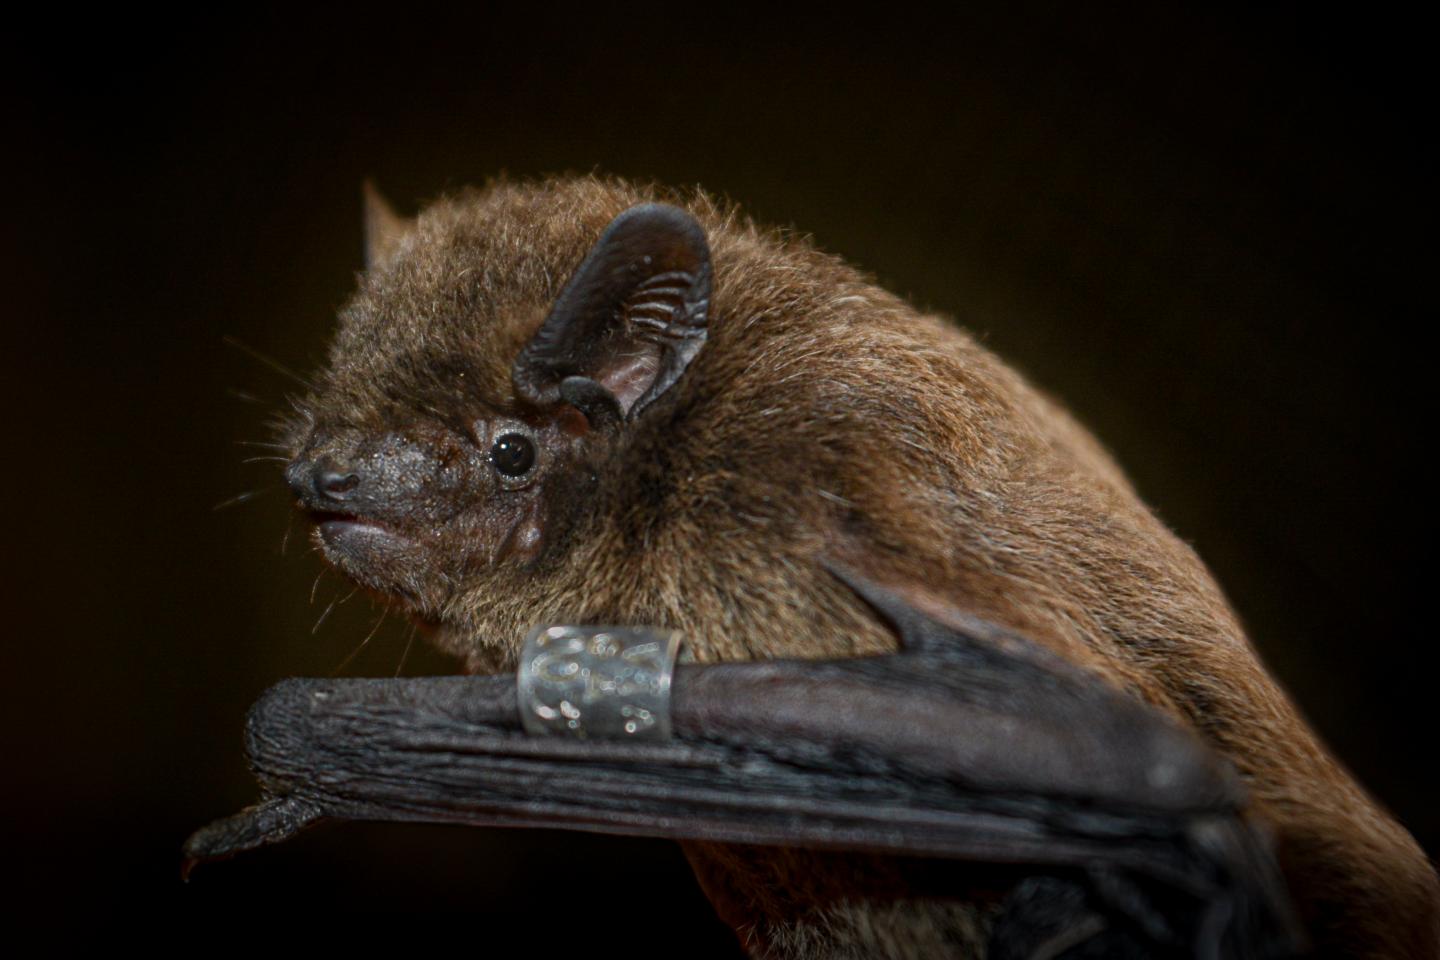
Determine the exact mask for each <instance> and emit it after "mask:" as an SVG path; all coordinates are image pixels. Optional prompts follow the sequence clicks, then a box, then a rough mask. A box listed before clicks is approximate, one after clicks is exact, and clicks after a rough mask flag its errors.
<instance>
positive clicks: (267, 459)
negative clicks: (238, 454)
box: [240, 454, 290, 463]
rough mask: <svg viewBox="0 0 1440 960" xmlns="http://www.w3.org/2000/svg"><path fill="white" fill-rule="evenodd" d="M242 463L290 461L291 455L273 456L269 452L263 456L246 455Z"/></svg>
mask: <svg viewBox="0 0 1440 960" xmlns="http://www.w3.org/2000/svg"><path fill="white" fill-rule="evenodd" d="M240 462H241V463H289V462H290V458H289V457H272V456H269V455H268V454H267V455H266V456H262V457H246V458H245V459H244V460H241V461H240Z"/></svg>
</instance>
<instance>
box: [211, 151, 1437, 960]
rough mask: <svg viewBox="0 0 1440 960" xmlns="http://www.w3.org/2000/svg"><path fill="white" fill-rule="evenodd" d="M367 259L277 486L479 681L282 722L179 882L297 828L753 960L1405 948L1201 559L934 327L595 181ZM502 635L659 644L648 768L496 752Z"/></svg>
mask: <svg viewBox="0 0 1440 960" xmlns="http://www.w3.org/2000/svg"><path fill="white" fill-rule="evenodd" d="M367 235H368V237H369V240H370V242H369V245H368V246H369V250H368V255H367V265H368V270H367V272H366V274H365V275H364V277H363V278H362V281H361V285H360V290H359V292H358V293H357V295H356V297H355V298H354V300H352V302H351V303H350V304H349V305H348V306H347V307H346V308H345V310H344V311H343V313H342V317H341V324H340V329H339V333H338V335H337V337H336V339H335V341H334V344H333V347H332V350H331V354H330V358H329V364H328V366H327V367H326V369H325V370H324V371H322V373H321V374H320V375H319V377H318V378H317V381H316V387H315V390H314V392H313V393H312V394H311V395H310V396H308V397H306V398H305V399H304V400H303V401H301V402H300V403H299V404H298V409H299V413H298V415H297V417H296V418H295V419H294V421H293V422H292V423H291V424H290V426H289V428H288V431H287V434H286V438H285V440H286V443H287V445H288V447H289V449H290V450H291V451H292V452H293V458H292V459H291V461H290V463H289V465H288V467H287V468H286V478H287V481H288V482H289V484H290V486H291V488H292V490H293V491H294V492H295V495H296V499H297V502H298V503H299V505H300V507H301V508H302V509H304V510H305V511H306V512H307V513H308V514H309V515H310V516H311V518H312V519H313V520H314V521H315V525H314V538H315V542H316V544H317V545H318V547H319V548H320V550H321V552H322V553H323V554H324V556H325V558H326V559H327V560H328V561H329V562H330V563H331V564H333V565H334V566H335V567H336V568H338V569H339V570H340V571H341V572H343V573H344V574H346V575H347V576H349V577H350V578H351V579H353V580H355V581H356V582H357V583H358V584H359V585H361V586H363V587H365V588H367V589H368V590H370V591H372V592H373V593H375V594H378V595H380V596H382V597H385V598H387V599H388V600H390V601H391V602H393V603H396V604H398V605H400V606H402V607H403V608H404V609H405V610H406V611H407V612H408V614H409V615H410V616H411V617H412V618H413V619H415V620H416V621H417V622H419V623H421V624H423V625H425V626H427V627H428V628H429V630H430V633H431V635H432V636H433V638H434V640H435V642H436V643H438V644H439V646H440V647H441V648H442V649H445V650H448V651H450V652H452V653H455V654H457V655H459V656H460V657H462V658H463V659H464V661H465V663H466V666H467V670H468V671H469V672H470V673H471V674H472V676H470V677H464V678H433V679H426V680H406V681H328V682H321V681H304V682H302V681H295V682H291V683H289V684H283V685H281V686H280V687H278V688H276V689H275V690H273V691H272V692H271V693H270V694H268V695H267V696H266V697H265V698H264V699H262V701H261V702H260V703H259V704H257V707H256V709H255V711H254V712H253V713H252V716H251V719H250V721H249V724H248V727H247V730H248V749H249V752H250V756H251V762H252V765H253V766H254V767H255V770H256V773H257V775H258V776H259V778H260V780H261V784H262V788H263V790H264V799H263V800H262V802H261V804H260V805H258V806H257V807H255V808H252V809H251V810H250V811H247V812H245V813H243V814H241V815H240V816H238V817H236V818H232V819H230V820H227V821H221V822H220V823H218V824H216V825H215V826H213V827H211V828H207V829H206V830H203V831H201V832H200V833H198V834H197V835H196V836H195V837H193V838H192V840H191V842H190V843H189V844H188V845H187V856H189V857H190V858H192V859H206V858H211V857H216V856H221V855H225V854H228V853H231V852H235V851H237V850H240V849H245V848H248V847H250V846H253V845H255V844H257V843H261V842H270V841H273V840H276V839H282V838H284V837H285V836H289V835H291V834H292V833H294V832H295V831H296V830H299V829H301V828H303V827H304V826H306V825H308V824H309V823H312V822H315V821H316V820H319V819H325V818H347V817H365V818H394V819H420V820H452V821H454V820H458V821H461V822H468V823H477V824H531V825H550V826H565V825H568V826H574V827H576V828H582V829H597V830H608V831H612V832H620V833H645V834H649V835H656V836H671V837H675V838H677V839H680V840H682V841H683V842H684V845H685V849H686V853H687V855H688V856H689V857H690V859H691V862H692V865H693V866H694V867H695V870H696V874H697V877H698V878H699V879H700V881H701V885H702V887H703V888H704V889H705V891H706V893H707V894H708V895H709V896H710V897H711V899H712V902H714V903H715V905H716V908H717V910H718V911H719V912H720V914H721V916H722V917H723V918H724V919H726V920H727V921H728V922H730V923H731V924H732V926H734V927H736V929H737V930H740V931H743V937H744V941H745V945H746V947H747V949H749V950H750V951H751V952H752V953H753V954H754V955H757V956H796V957H800V956H833V955H866V956H884V955H890V956H931V955H937V954H942V955H951V954H953V953H955V952H956V951H959V952H961V953H962V954H966V953H968V954H969V955H985V954H988V955H990V956H1007V957H1008V956H1025V957H1030V956H1033V957H1039V956H1111V955H1170V954H1175V955H1194V956H1219V955H1236V956H1281V955H1286V954H1288V953H1293V952H1296V951H1298V950H1300V949H1302V948H1303V944H1305V943H1307V942H1308V943H1309V944H1310V945H1312V946H1313V948H1314V949H1315V951H1316V952H1317V953H1320V954H1326V953H1336V954H1343V955H1366V956H1407V955H1416V956H1418V955H1425V954H1426V953H1427V951H1430V952H1433V950H1434V948H1435V945H1436V944H1437V942H1440V920H1437V917H1440V908H1437V899H1440V898H1437V881H1436V877H1435V873H1434V871H1433V870H1432V868H1431V867H1430V865H1429V864H1428V862H1427V861H1426V859H1425V857H1424V854H1423V853H1422V852H1421V851H1420V850H1419V848H1418V847H1417V845H1416V844H1415V843H1414V841H1413V839H1411V838H1410V837H1409V835H1408V834H1407V833H1406V832H1405V831H1404V830H1403V828H1401V827H1400V826H1399V825H1398V824H1396V823H1395V822H1394V821H1393V820H1392V819H1391V818H1389V817H1388V816H1387V815H1386V814H1385V813H1384V812H1383V811H1382V810H1381V809H1380V808H1379V807H1378V805H1376V804H1375V803H1374V801H1373V800H1371V799H1370V798H1369V797H1368V796H1367V795H1366V794H1365V792H1364V791H1363V789H1361V788H1360V787H1359V786H1358V785H1357V784H1356V783H1355V782H1354V781H1353V780H1352V779H1351V778H1350V776H1349V775H1348V774H1347V773H1346V772H1345V771H1344V770H1343V769H1342V768H1341V767H1340V766H1339V765H1338V763H1337V762H1336V761H1335V760H1334V759H1333V758H1331V757H1330V756H1329V754H1328V753H1327V752H1326V751H1325V749H1324V747H1323V746H1322V745H1321V744H1320V743H1319V741H1318V739H1317V738H1316V737H1315V735H1314V734H1313V733H1312V732H1311V731H1310V730H1309V729H1308V727H1307V726H1306V725H1305V723H1304V721H1303V719H1302V718H1301V717H1300V716H1299V714H1298V712H1297V711H1296V710H1295V708H1294V707H1293V705H1292V704H1291V703H1290V701H1289V700H1288V698H1287V697H1286V696H1285V694H1284V693H1283V691H1281V690H1280V689H1279V687H1278V686H1277V685H1276V684H1275V682H1274V681H1273V680H1272V679H1271V678H1270V677H1269V676H1268V675H1267V674H1266V672H1265V670H1264V668H1263V666H1262V665H1261V664H1260V662H1259V660H1258V658H1257V657H1256V656H1255V654H1254V652H1253V650H1252V648H1251V647H1250V645H1249V643H1248V641H1247V639H1246V638H1245V636H1244V634H1243V632H1242V631H1241V629H1240V627H1239V626H1238V624H1237V623H1236V620H1235V617H1234V615H1233V613H1232V612H1231V611H1230V609H1229V607H1228V605H1227V603H1226V601H1225V600H1224V598H1223V596H1222V595H1221V593H1220V591H1219V589H1218V588H1217V587H1216V586H1215V584H1214V582H1213V580H1212V579H1211V578H1210V576H1209V574H1208V572H1207V571H1206V570H1205V568H1204V566H1203V565H1202V564H1201V562H1200V561H1199V559H1198V558H1197V557H1196V556H1195V555H1194V554H1193V552H1192V551H1190V550H1189V549H1188V548H1187V547H1186V546H1185V545H1184V544H1182V543H1181V542H1180V541H1179V540H1178V539H1177V538H1175V537H1174V536H1173V535H1172V534H1171V533H1170V532H1169V531H1168V530H1166V529H1165V528H1164V526H1163V525H1162V524H1161V523H1160V522H1159V521H1158V520H1157V519H1156V518H1155V517H1154V516H1153V515H1152V514H1151V513H1150V512H1149V511H1148V510H1147V509H1146V508H1145V507H1144V506H1143V504H1141V502H1140V501H1139V498H1138V497H1137V496H1136V495H1135V493H1134V492H1133V490H1132V489H1131V487H1130V486H1129V484H1128V482H1127V481H1126V480H1125V478H1124V476H1123V474H1122V473H1121V472H1120V470H1119V469H1118V468H1117V467H1116V466H1115V465H1114V464H1113V462H1112V461H1111V460H1110V459H1109V458H1108V457H1107V456H1106V454H1105V453H1104V452H1103V450H1102V449H1101V448H1100V446H1099V445H1098V444H1097V443H1096V442H1095V441H1094V440H1093V438H1091V437H1090V436H1089V434H1087V433H1086V432H1085V431H1084V430H1083V429H1082V428H1081V427H1079V426H1078V425H1077V424H1076V423H1075V422H1074V421H1073V420H1072V419H1071V418H1070V417H1069V416H1068V415H1067V414H1066V413H1065V412H1064V411H1063V410H1061V409H1060V408H1059V407H1058V406H1056V405H1054V404H1053V403H1051V402H1050V401H1048V400H1047V399H1046V398H1044V397H1042V396H1041V395H1040V394H1039V393H1038V392H1036V391H1035V390H1033V389H1032V388H1031V387H1029V386H1028V385H1027V384H1026V383H1025V382H1024V381H1023V379H1022V378H1021V377H1020V376H1019V375H1018V374H1016V373H1014V372H1013V371H1012V370H1010V369H1009V368H1008V367H1006V366H1005V365H1004V364H1002V363H1001V362H1000V361H999V360H998V359H997V358H995V357H994V356H993V355H991V354H990V353H988V352H987V351H985V350H983V349H982V348H980V347H979V346H978V345H976V344H975V343H974V341H973V340H971V339H970V338H969V337H968V336H967V335H966V334H964V333H963V332H962V331H960V330H959V329H958V328H956V327H955V326H953V325H951V324H950V323H949V322H947V321H945V320H944V319H942V318H938V317H934V316H930V315H927V314H923V313H921V312H919V311H917V310H915V309H914V308H913V307H911V306H909V305H908V304H906V303H905V302H904V301H903V300H901V299H899V298H897V297H895V296H893V295H892V294H889V293H887V292H885V291H884V290H882V289H880V288H879V287H877V286H875V285H874V284H873V283H871V282H870V281H869V280H868V279H867V278H866V277H864V276H863V275H862V274H860V273H859V272H858V271H856V270H854V269H853V268H851V267H849V266H848V265H846V264H844V263H843V262H842V261H840V260H838V259H837V258H834V257H832V256H829V255H827V254H824V253H822V252H820V251H818V250H816V249H815V248H814V247H813V246H812V245H811V244H809V243H808V242H806V241H804V240H803V239H801V238H797V237H794V236H791V235H786V234H781V233H777V232H774V231H769V230H765V229H763V228H760V227H758V226H756V225H755V224H753V223H751V222H750V221H748V220H747V219H745V218H744V217H742V216H741V215H739V214H738V213H737V212H736V211H735V210H733V209H731V208H729V207H726V206H722V205H720V204H717V203H715V202H714V201H712V200H710V199H709V198H707V197H706V196H705V195H703V194H700V193H694V194H688V195H681V194H675V193H669V192H666V191H662V190H659V189H658V188H649V187H639V186H635V185H632V184H627V183H624V182H620V181H615V180H606V179H600V178H571V179H552V180H545V181H540V182H536V183H508V182H501V183H495V184H491V185H490V186H488V187H487V188H486V189H484V190H482V191H473V192H467V193H462V194H459V195H457V196H455V197H452V198H449V199H445V200H442V201H440V202H438V203H436V204H434V205H432V206H430V207H429V208H427V209H426V210H425V211H424V212H423V213H422V214H421V215H420V216H419V217H418V218H417V219H416V220H415V221H413V222H410V221H405V220H402V219H401V218H399V217H397V216H396V215H395V214H394V213H393V212H391V211H390V210H389V209H388V207H387V206H386V205H385V204H384V203H383V201H380V200H379V199H378V197H375V196H373V195H372V197H371V199H370V202H369V204H368V209H367ZM537 623H538V624H612V625H622V626H626V627H630V628H635V629H640V630H655V631H667V632H670V633H673V634H676V635H678V636H680V637H683V638H684V644H685V649H686V650H687V651H688V655H689V656H690V657H691V658H693V661H694V662H691V663H682V664H680V665H679V666H678V667H676V668H675V675H674V681H673V718H672V730H671V733H670V737H669V738H668V739H666V740H665V741H664V742H653V743H652V742H647V743H638V742H626V741H623V740H622V741H619V742H615V741H608V740H600V739H590V740H585V741H572V740H560V741H556V740H553V739H550V738H543V737H533V736H529V735H527V734H526V733H524V732H523V731H522V730H521V726H520V723H521V720H520V716H521V713H522V710H521V707H522V706H523V704H520V703H519V702H518V701H517V700H516V693H515V681H514V678H513V677H511V678H508V679H507V678H505V676H504V673H505V672H506V671H509V670H511V669H514V668H515V667H517V666H523V664H521V663H519V659H520V658H519V655H518V654H519V650H520V643H521V639H522V638H523V637H524V636H525V635H526V633H527V631H528V630H529V628H531V627H533V626H534V625H535V624H537ZM497 674H498V675H499V676H498V677H497V676H495V675H497ZM486 675H489V676H486ZM578 798H583V799H578ZM1272 831H1273V837H1274V842H1273V845H1272V843H1271V841H1270V839H1269V838H1270V836H1271V832H1272ZM1282 878H1283V879H1282Z"/></svg>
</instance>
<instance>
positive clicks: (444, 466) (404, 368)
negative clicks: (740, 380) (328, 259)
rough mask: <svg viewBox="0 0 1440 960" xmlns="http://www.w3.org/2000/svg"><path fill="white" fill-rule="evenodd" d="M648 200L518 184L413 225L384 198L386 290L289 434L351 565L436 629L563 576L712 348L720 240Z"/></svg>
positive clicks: (315, 509) (373, 273) (352, 571)
mask: <svg viewBox="0 0 1440 960" xmlns="http://www.w3.org/2000/svg"><path fill="white" fill-rule="evenodd" d="M643 201H644V198H643V196H641V195H639V194H635V193H633V191H630V190H629V188H620V187H618V186H616V185H613V184H600V183H591V184H589V185H588V187H587V186H586V185H584V184H581V185H580V186H576V187H573V188H572V189H570V190H569V191H568V192H567V191H550V192H548V193H547V192H544V191H540V192H531V193H525V192H523V191H516V190H514V189H510V188H507V187H505V186H504V185H500V186H498V187H492V188H490V190H488V191H486V192H484V193H478V194H470V195H462V196H461V197H458V198H456V199H454V200H451V201H444V202H442V203H440V204H437V205H436V206H434V207H432V208H430V209H429V210H427V211H426V212H425V213H424V214H422V215H421V217H420V218H419V219H418V220H417V221H415V222H408V221H401V220H399V219H398V218H396V217H394V216H393V214H390V213H389V212H388V208H385V207H384V206H383V201H379V200H378V198H376V197H373V196H372V198H371V208H370V210H369V211H368V217H367V228H368V229H367V233H368V239H369V247H370V249H369V258H368V259H369V270H368V271H367V273H366V275H365V277H364V278H363V279H362V283H361V289H360V292H359V293H358V295H357V296H356V298H355V299H354V301H353V302H352V303H351V304H350V305H349V306H348V307H347V308H346V309H345V311H344V312H343V314H342V317H341V328H340V332H339V335H338V336H337V338H336V340H335V343H334V345H333V347H332V350H331V355H330V362H329V364H328V367H327V369H326V370H325V371H323V372H322V373H321V374H320V376H319V377H318V379H317V386H316V390H315V392H314V393H313V394H312V395H311V396H310V397H308V398H307V399H306V400H305V401H304V402H302V403H301V404H299V405H298V406H299V410H300V415H299V417H298V418H296V419H295V420H294V421H293V422H292V423H291V424H290V425H289V427H288V432H287V440H288V442H289V444H290V446H291V448H292V453H293V459H292V460H291V461H290V463H289V465H288V466H287V468H286V471H285V475H286V480H287V482H288V483H289V486H290V488H291V489H292V491H293V492H294V494H295V497H296V499H297V501H298V504H299V505H300V507H301V508H302V509H303V510H305V511H306V512H307V513H308V514H309V516H310V517H311V519H313V521H314V522H315V530H314V539H315V542H316V544H317V545H318V547H319V549H320V551H321V552H322V553H323V555H324V557H325V558H326V559H327V560H328V561H329V562H330V563H331V564H333V565H334V566H335V567H337V568H338V569H340V570H341V571H342V572H343V573H345V574H347V575H348V576H349V577H351V578H352V579H354V580H355V581H357V582H358V583H360V584H361V585H363V586H365V587H368V588H370V589H371V590H373V591H375V592H377V593H379V594H382V595H384V596H386V597H389V598H393V599H398V600H399V601H401V602H402V603H404V604H405V605H406V606H407V607H408V608H409V610H410V612H411V613H413V614H414V615H415V616H417V617H418V618H420V619H422V620H429V621H434V622H444V621H446V620H447V618H448V614H449V612H450V609H451V608H452V607H453V606H454V605H456V604H459V603H466V602H470V601H472V600H473V596H471V595H472V594H473V593H474V592H475V591H476V590H477V589H480V588H487V589H489V591H490V593H491V594H492V595H494V594H496V593H505V592H506V590H507V589H508V590H509V595H507V596H501V597H495V598H494V599H495V600H496V602H505V601H507V600H509V601H514V600H515V599H516V598H515V596H513V593H514V590H515V589H516V588H515V586H514V585H515V584H519V583H524V584H526V589H528V590H532V591H533V590H534V589H536V587H535V586H534V585H535V584H537V583H542V584H543V581H544V572H545V570H546V569H547V568H549V567H554V566H557V565H560V564H561V561H562V560H563V558H564V556H565V554H566V553H567V551H568V550H569V547H570V544H571V542H572V541H573V540H574V539H575V536H576V532H577V529H578V528H579V527H582V526H583V525H584V524H585V523H586V522H587V520H589V519H590V518H591V517H592V516H593V515H594V514H595V513H596V512H597V511H599V510H600V501H602V500H603V499H604V498H606V497H607V496H608V495H609V493H607V489H608V488H607V485H606V483H605V479H606V477H607V476H609V475H610V474H613V473H614V472H615V470H616V469H617V467H616V464H617V458H618V457H619V456H620V454H621V451H623V450H624V449H625V448H626V447H627V446H629V445H630V444H631V441H632V439H633V437H634V435H635V434H636V433H637V432H640V431H643V430H645V429H646V428H647V426H649V425H650V423H651V418H652V417H654V416H655V415H656V411H658V410H663V409H665V408H666V407H668V406H673V404H674V399H675V398H674V395H675V394H676V392H677V385H678V384H680V383H681V381H682V379H683V378H684V377H685V374H686V370H687V367H688V366H689V365H690V363H691V361H692V360H694V358H695V357H696V356H697V354H698V353H699V352H700V351H701V349H702V347H703V345H704V343H705V338H706V315H707V309H708V305H709V298H710V289H711V274H712V270H711V261H710V250H709V246H708V244H707V241H706V234H705V230H704V229H702V227H701V226H700V224H699V223H698V222H697V221H696V219H695V218H694V217H693V216H692V215H691V214H690V213H688V212H686V211H685V210H683V209H681V208H679V207H676V206H671V205H666V204H660V203H653V202H643ZM521 574H523V576H521ZM503 583H508V584H510V587H509V588H505V587H502V586H500V585H501V584H503Z"/></svg>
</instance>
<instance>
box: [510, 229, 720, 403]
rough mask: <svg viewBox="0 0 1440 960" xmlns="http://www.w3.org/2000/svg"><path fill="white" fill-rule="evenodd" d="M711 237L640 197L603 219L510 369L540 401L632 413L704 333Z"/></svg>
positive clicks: (520, 389)
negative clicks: (588, 248) (607, 220)
mask: <svg viewBox="0 0 1440 960" xmlns="http://www.w3.org/2000/svg"><path fill="white" fill-rule="evenodd" d="M710 277H711V268H710V247H709V244H707V243H706V242H705V231H704V230H703V229H702V228H701V226H700V224H699V223H697V222H696V221H695V218H694V217H692V216H690V214H688V213H686V212H685V211H684V210H681V209H679V208H678V207H671V206H667V205H665V204H659V203H647V204H643V205H641V206H638V207H631V208H630V209H629V210H626V211H625V212H624V213H622V214H620V216H618V217H616V218H615V219H614V220H613V221H611V223H610V225H609V226H608V227H606V228H605V232H604V233H603V234H601V236H600V239H599V241H598V242H596V244H595V246H594V248H593V249H592V250H591V251H590V253H589V254H588V255H587V256H586V257H585V260H584V261H583V262H582V263H581V264H580V266H579V268H578V269H577V270H576V271H575V274H574V276H572V277H571V278H570V280H569V282H568V283H566V284H565V289H564V290H562V291H561V292H560V296H559V297H558V298H557V299H556V301H555V306H554V307H553V308H552V309H551V310H550V315H549V316H548V317H546V318H545V322H544V323H543V324H541V326H540V329H539V330H538V331H537V332H536V334H535V336H534V337H533V338H531V340H530V342H529V343H528V344H526V345H525V348H524V349H523V350H521V351H520V355H519V356H518V357H517V358H516V359H515V366H514V368H513V369H512V370H511V379H512V380H513V381H514V384H515V390H516V392H517V393H518V394H519V395H520V396H521V397H523V398H525V399H526V400H528V401H530V402H531V403H534V404H536V405H538V406H549V405H552V404H554V403H557V402H561V401H563V402H566V403H570V404H572V405H574V406H576V407H578V408H579V409H580V410H581V412H583V413H584V414H585V415H586V416H587V417H588V418H589V419H590V420H591V422H592V424H596V425H599V422H618V421H623V420H629V419H634V418H635V417H636V416H637V415H639V414H640V412H641V411H642V410H644V409H645V408H646V407H647V406H649V405H650V404H651V403H652V402H654V401H655V400H656V399H657V398H658V397H660V396H661V395H662V394H664V393H665V391H666V390H669V389H670V388H671V387H672V386H674V385H675V382H676V381H677V380H679V379H680V376H681V374H683V373H684V372H685V368H686V367H687V366H688V365H689V364H690V361H691V360H692V359H694V357H695V355H696V354H697V353H699V352H700V347H701V346H702V345H703V344H704V343H705V322H706V313H707V311H708V309H709V305H710Z"/></svg>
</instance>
